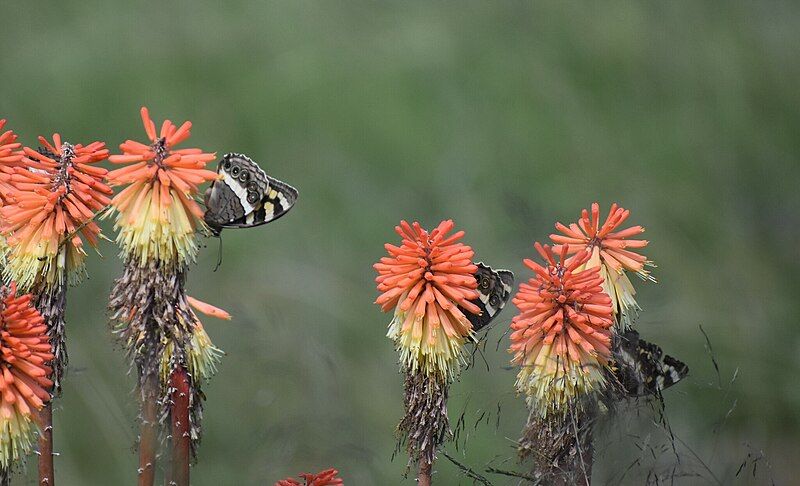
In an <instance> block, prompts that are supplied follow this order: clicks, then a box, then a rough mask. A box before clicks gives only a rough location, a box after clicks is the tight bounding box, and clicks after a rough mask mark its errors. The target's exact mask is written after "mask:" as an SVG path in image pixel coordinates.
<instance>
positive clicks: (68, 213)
mask: <svg viewBox="0 0 800 486" xmlns="http://www.w3.org/2000/svg"><path fill="white" fill-rule="evenodd" d="M39 142H40V143H41V145H42V149H40V151H38V152H37V151H36V150H33V149H31V148H29V147H24V148H23V154H24V156H23V158H22V159H21V161H19V162H18V163H16V164H18V165H15V166H12V167H7V168H6V169H7V170H8V172H5V174H8V175H9V177H8V179H7V180H8V182H9V187H8V188H7V192H6V195H5V202H6V203H5V205H4V206H3V207H2V208H0V216H1V217H2V218H0V219H2V221H1V222H0V232H1V233H2V234H3V235H4V236H6V237H7V241H8V245H9V247H13V248H14V251H13V252H11V253H10V255H9V258H8V263H7V265H6V268H5V272H6V276H7V277H8V278H9V279H11V280H15V281H16V282H17V283H18V284H19V286H20V287H21V288H23V289H28V288H30V287H31V285H33V284H34V282H35V281H37V279H39V278H41V279H43V280H44V281H45V282H46V283H47V284H51V285H52V284H55V283H61V282H63V280H64V277H65V276H67V277H68V279H69V281H70V282H73V283H74V282H75V281H77V280H78V279H80V277H81V276H82V275H83V272H84V260H85V257H86V251H85V250H84V248H83V239H82V237H83V238H85V239H86V241H87V242H88V243H89V245H90V246H92V247H96V246H97V242H98V238H99V237H100V227H99V226H97V224H96V223H95V222H94V221H93V219H94V217H95V213H96V212H97V211H100V210H102V209H103V208H105V207H106V205H108V203H109V202H110V201H111V200H110V199H109V198H108V196H109V195H110V194H111V193H112V191H111V188H110V187H108V186H107V185H105V184H104V183H103V181H104V180H105V176H106V173H107V171H106V169H104V168H102V167H97V166H96V165H95V164H97V163H98V162H101V161H102V160H105V159H106V157H108V150H106V148H105V144H103V143H102V142H93V143H90V144H89V145H86V146H84V145H80V144H78V145H72V144H70V143H66V142H63V143H62V141H61V136H60V135H59V134H57V133H56V134H53V143H52V144H51V143H50V142H48V141H47V140H46V139H45V138H44V137H39Z"/></svg>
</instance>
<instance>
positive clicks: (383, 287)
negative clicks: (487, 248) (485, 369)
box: [373, 220, 480, 379]
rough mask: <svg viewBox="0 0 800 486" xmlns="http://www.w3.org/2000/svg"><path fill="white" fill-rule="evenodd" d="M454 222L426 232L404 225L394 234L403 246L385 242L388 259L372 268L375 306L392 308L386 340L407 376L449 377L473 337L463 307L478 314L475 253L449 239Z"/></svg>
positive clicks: (456, 237)
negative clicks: (389, 342)
mask: <svg viewBox="0 0 800 486" xmlns="http://www.w3.org/2000/svg"><path fill="white" fill-rule="evenodd" d="M453 227H454V224H453V222H452V221H449V220H448V221H442V222H441V223H440V224H439V226H438V227H436V228H435V229H434V230H433V231H430V232H428V231H427V230H425V229H423V228H422V227H421V226H420V224H419V223H416V222H415V223H413V224H409V223H407V222H405V221H402V222H401V223H400V225H399V226H397V227H396V228H395V231H396V232H397V234H398V235H400V237H401V238H402V245H401V246H399V247H398V246H394V245H391V244H386V245H385V248H386V250H387V252H388V253H389V256H388V257H384V258H381V260H380V261H379V262H378V263H376V264H375V265H374V266H373V267H374V268H375V270H377V272H378V277H377V278H376V279H375V281H376V283H377V284H378V291H380V292H381V295H380V296H379V297H378V298H377V299H376V301H375V303H376V304H378V305H380V306H381V309H382V310H383V311H384V312H389V311H391V310H394V317H393V318H392V321H391V322H390V324H389V330H388V333H387V336H388V337H389V338H391V339H392V340H394V342H395V345H396V346H397V349H398V351H399V352H400V362H401V364H402V365H403V367H404V368H405V369H407V370H408V371H411V372H417V371H420V370H421V371H423V372H424V373H426V374H429V375H434V376H438V377H441V378H444V379H452V378H454V377H455V375H456V374H457V373H458V371H459V370H460V367H461V364H462V361H463V357H462V355H463V346H464V343H465V341H466V340H467V339H468V338H470V337H472V335H473V331H472V324H471V323H470V322H469V319H467V317H466V316H465V315H464V312H463V311H462V310H461V309H464V310H466V311H468V312H474V313H478V312H480V309H479V308H477V306H475V305H474V304H473V303H472V302H470V301H471V300H473V299H475V298H477V296H478V293H477V290H476V288H477V282H476V280H475V277H474V276H473V274H474V273H475V271H476V270H477V266H475V265H474V264H473V263H472V257H473V255H474V252H473V251H472V248H470V247H469V246H467V245H465V244H463V243H461V242H459V241H458V240H460V239H461V238H462V237H463V236H464V233H463V232H462V231H458V232H456V233H453V234H452V235H449V236H448V234H449V233H450V231H452V229H453Z"/></svg>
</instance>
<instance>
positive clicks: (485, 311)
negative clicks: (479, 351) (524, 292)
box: [461, 262, 514, 332]
mask: <svg viewBox="0 0 800 486" xmlns="http://www.w3.org/2000/svg"><path fill="white" fill-rule="evenodd" d="M476 265H477V266H478V270H477V271H476V272H475V273H474V276H475V280H477V282H478V289H477V290H478V294H479V295H478V298H477V299H475V300H472V301H471V302H472V303H473V304H475V305H476V306H478V307H479V308H480V309H481V312H480V314H473V313H472V312H469V311H467V310H465V309H463V308H461V311H462V312H463V313H464V315H465V316H467V319H469V322H471V323H472V330H473V331H474V332H478V331H480V330H481V329H483V328H485V327H486V326H487V325H489V323H490V322H491V321H492V319H494V318H495V317H497V314H499V313H500V311H501V310H503V307H505V305H506V302H508V299H510V298H511V291H512V290H513V287H514V274H513V273H511V272H510V271H508V270H493V269H492V267H490V266H488V265H485V264H483V263H481V262H478V263H477V264H476Z"/></svg>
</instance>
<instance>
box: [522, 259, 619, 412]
mask: <svg viewBox="0 0 800 486" xmlns="http://www.w3.org/2000/svg"><path fill="white" fill-rule="evenodd" d="M535 248H536V250H537V252H538V253H539V254H540V255H541V256H542V258H544V259H545V262H546V263H545V266H542V265H539V264H538V263H536V262H534V261H532V260H529V259H525V260H524V262H523V263H524V264H525V266H526V267H528V268H530V269H531V270H533V272H534V273H535V274H536V276H535V277H533V278H531V279H530V280H528V282H527V283H524V284H522V285H521V286H520V289H519V291H518V292H517V295H516V296H514V299H513V302H514V305H516V306H517V308H518V309H519V311H520V313H519V314H518V315H516V316H515V317H514V318H513V320H512V321H511V330H512V333H511V348H510V349H509V352H511V353H513V354H514V357H513V359H512V360H511V362H512V364H515V365H517V366H519V367H520V370H519V374H518V375H517V383H516V386H517V391H518V392H520V393H524V394H525V395H526V396H527V397H528V404H529V406H530V407H531V409H536V410H539V411H540V413H541V414H542V415H546V414H549V413H553V412H558V411H563V410H564V406H565V405H566V404H567V403H568V402H569V401H570V400H571V399H573V398H575V397H577V396H579V395H580V394H585V393H589V392H591V391H592V390H595V389H597V388H598V386H599V385H601V384H602V383H603V380H604V378H603V367H605V366H607V365H608V360H609V359H610V357H611V327H612V326H613V323H614V321H613V314H612V304H611V299H610V298H609V297H608V295H606V294H605V292H603V287H602V283H603V279H602V277H601V276H600V273H599V269H598V268H597V267H594V268H588V269H585V270H582V269H581V268H582V267H583V266H584V265H585V264H586V262H587V261H588V259H589V253H588V252H586V251H585V250H584V251H581V252H580V253H578V254H576V255H575V256H573V257H571V258H567V248H566V247H562V249H561V254H560V255H559V259H558V260H556V258H555V256H554V254H553V251H552V249H551V248H550V247H549V246H546V245H545V246H542V245H540V244H539V243H536V244H535Z"/></svg>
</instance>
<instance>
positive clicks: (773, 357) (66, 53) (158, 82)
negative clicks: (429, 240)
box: [0, 0, 800, 486]
mask: <svg viewBox="0 0 800 486" xmlns="http://www.w3.org/2000/svg"><path fill="white" fill-rule="evenodd" d="M18 3H19V5H18V6H12V5H8V4H7V5H4V8H3V20H2V24H3V26H2V29H0V49H1V50H0V52H2V59H1V60H0V83H1V84H0V85H1V86H2V90H3V92H2V96H0V117H5V118H8V119H9V126H10V127H12V128H14V129H15V130H16V131H17V132H18V133H20V134H21V135H22V137H23V139H24V140H25V141H27V143H29V144H34V143H35V136H36V135H38V134H40V133H41V134H50V133H52V132H53V131H59V132H60V133H62V134H63V135H64V136H65V138H66V139H68V140H70V141H74V142H87V141H91V140H95V139H100V140H104V141H106V142H107V143H108V144H109V145H110V146H111V147H113V148H115V147H116V146H117V145H118V144H119V143H120V142H121V141H123V140H124V139H126V138H134V139H143V138H144V132H143V130H142V128H141V123H140V121H139V115H138V110H139V107H140V106H142V105H147V106H149V107H150V110H151V113H152V115H153V117H154V118H155V119H156V120H157V122H160V120H162V119H163V118H165V117H168V118H170V119H172V120H174V121H177V122H180V121H183V120H185V119H189V120H192V121H193V123H194V129H193V136H192V138H191V140H190V142H191V146H199V147H202V148H204V149H207V150H209V151H217V152H218V153H224V152H226V151H239V152H244V153H247V154H250V155H252V156H253V157H254V158H256V159H257V160H259V161H260V162H261V163H262V166H263V167H264V169H265V170H267V172H269V173H270V174H272V175H274V176H275V177H278V178H280V179H283V180H285V181H287V182H289V183H291V184H293V185H295V186H297V187H298V188H299V189H300V193H301V196H300V200H299V203H298V204H297V206H296V208H295V209H294V210H293V211H292V213H291V215H290V216H288V217H287V218H286V219H282V220H281V221H279V222H277V223H275V224H272V225H268V226H266V227H261V228H258V229H252V230H242V231H237V230H231V231H226V232H225V234H224V245H223V252H224V263H223V265H222V267H221V268H220V269H219V270H218V271H217V272H214V271H213V269H214V266H215V263H216V259H217V241H216V240H207V241H206V245H207V246H206V248H205V249H204V250H203V251H202V253H201V255H200V258H199V261H198V263H197V265H196V266H195V267H193V268H192V271H191V273H190V278H189V289H190V294H191V295H193V296H195V297H197V298H199V299H201V300H205V301H209V302H211V303H214V304H216V305H219V306H221V307H223V308H225V309H227V310H229V311H230V312H231V313H232V314H233V315H234V319H233V321H232V322H215V321H213V320H211V319H205V325H206V328H207V329H208V332H209V334H210V335H211V336H212V338H213V339H214V341H215V343H216V344H217V345H218V346H219V347H221V348H223V349H224V350H225V351H226V352H227V356H226V357H225V358H224V359H223V361H222V364H221V366H220V369H219V373H218V374H217V376H216V377H215V378H214V379H213V380H212V381H211V382H210V383H208V384H207V386H206V387H205V391H206V393H207V395H208V401H207V403H206V409H205V410H206V413H205V420H204V429H205V433H204V438H203V443H202V445H201V448H200V454H199V463H198V465H197V466H196V467H194V469H193V479H194V481H193V484H196V485H200V486H202V485H215V484H222V485H229V484H230V485H239V484H242V485H250V484H253V485H256V484H258V485H261V484H272V482H274V481H275V480H277V479H279V478H281V477H285V476H290V475H295V474H296V473H298V472H302V471H308V470H314V471H316V470H320V469H323V468H325V467H329V466H335V467H338V468H339V469H340V470H341V471H342V476H343V477H344V478H345V479H346V482H347V484H350V485H378V484H380V485H384V484H414V481H413V479H411V478H408V479H403V477H402V474H403V472H404V467H405V460H404V457H403V456H402V454H401V455H400V456H398V457H396V458H394V460H392V453H393V450H394V445H395V439H394V437H393V430H394V427H395V425H396V423H397V421H398V419H399V418H400V416H401V413H402V410H401V409H402V404H401V397H402V390H401V387H402V379H401V376H400V375H399V374H398V372H397V364H396V353H395V351H394V350H393V348H392V344H391V342H390V341H389V340H388V339H387V338H386V337H385V329H386V324H387V323H388V320H389V316H387V315H384V314H382V313H381V312H380V311H379V309H378V307H377V306H375V305H373V304H372V302H373V300H374V298H375V297H376V295H377V292H376V290H375V288H374V284H373V278H374V273H373V270H372V268H371V265H372V263H374V262H375V261H376V260H377V259H378V258H380V257H381V256H382V255H383V248H382V245H383V243H385V242H387V241H392V242H394V241H396V240H397V236H396V235H395V234H394V233H393V226H394V225H395V224H396V223H397V222H398V221H399V220H400V219H403V218H406V219H416V220H419V221H420V222H421V223H423V225H426V226H433V225H435V224H436V223H438V222H439V221H440V220H441V219H445V218H453V219H454V220H455V221H456V224H457V226H458V227H459V228H460V229H463V230H465V231H466V233H467V238H466V241H467V243H468V244H471V245H472V246H473V248H474V249H475V250H476V253H477V258H479V259H482V260H484V261H486V262H488V263H490V264H492V265H495V266H504V267H508V268H510V269H512V270H513V271H514V272H516V273H517V275H518V277H519V279H527V278H528V277H529V276H530V273H529V272H528V271H527V270H525V269H524V267H523V266H522V263H521V261H522V258H524V257H530V256H532V255H533V248H532V244H533V242H534V241H536V240H543V239H545V238H546V237H547V235H548V234H549V233H550V232H551V231H552V228H553V226H552V225H553V223H554V222H555V221H556V220H560V221H564V222H566V221H570V220H574V219H576V218H577V216H578V214H579V211H580V209H581V208H583V207H587V206H588V205H589V204H590V203H591V202H592V201H595V200H597V201H599V202H600V203H601V205H602V206H603V210H604V211H605V210H606V209H607V207H608V205H609V204H610V203H611V202H614V201H617V202H619V203H621V204H622V205H623V206H625V207H627V208H629V209H631V211H632V216H631V218H630V222H631V223H632V224H642V225H644V226H646V227H647V233H646V237H647V238H648V239H650V240H651V245H650V246H649V247H648V248H647V250H646V254H647V256H648V257H650V258H651V259H652V260H654V261H655V262H657V264H658V265H659V267H658V268H657V269H656V270H655V275H656V276H657V278H658V279H659V281H660V282H659V284H657V285H654V284H649V283H647V284H645V283H642V282H639V281H637V282H636V284H637V286H638V289H639V293H640V303H641V304H642V306H643V307H644V308H645V311H644V313H643V314H642V316H641V318H640V320H639V330H640V331H641V333H642V334H643V335H644V336H645V337H647V338H649V339H650V340H653V341H655V342H657V343H659V344H661V345H662V346H663V347H664V348H665V349H666V350H667V352H671V353H672V354H674V355H676V356H678V357H680V358H682V359H683V360H685V361H686V362H687V363H688V364H689V366H690V368H691V376H690V377H689V378H688V379H687V380H686V382H684V383H681V384H680V385H679V386H676V387H675V388H674V389H671V390H669V391H668V392H667V393H666V405H667V408H666V410H667V412H666V414H667V417H668V419H669V421H670V423H671V426H672V431H673V432H674V434H675V435H676V437H678V440H676V441H675V442H676V451H677V453H678V455H679V456H680V457H681V463H680V465H679V466H678V468H677V471H678V473H680V476H679V477H678V478H677V479H676V482H677V483H679V484H762V483H765V482H769V480H770V478H772V479H774V480H775V481H776V482H777V483H778V484H781V483H783V484H788V483H791V482H792V481H796V479H797V477H796V475H794V474H793V472H794V471H796V469H797V462H796V461H797V460H798V458H800V443H799V442H800V441H798V435H799V434H800V412H798V409H800V386H799V385H800V380H798V377H797V376H798V371H799V370H800V332H799V331H798V317H799V316H800V304H799V303H798V298H797V296H798V293H799V292H800V280H799V279H798V277H797V272H798V270H800V268H798V267H799V265H798V250H797V248H798V246H797V242H798V238H800V221H798V209H800V195H799V194H800V191H798V183H800V163H799V162H798V156H800V109H799V108H798V107H800V88H799V86H800V58H799V57H798V52H799V51H798V46H799V45H800V34H798V33H799V32H800V4H798V3H796V2H761V3H759V2H746V1H741V2H715V1H696V0H695V1H678V2H636V3H634V2H603V3H598V4H593V3H586V4H584V3H573V2H567V3H562V2H552V3H550V2H546V3H536V4H535V5H533V4H532V3H528V2H504V3H488V2H474V3H473V2H470V3H455V2H452V3H451V2H446V3H445V2H443V3H423V2H366V1H354V2H346V3H338V2H308V1H286V2H274V3H273V2H270V3H266V2H240V1H227V2H215V1H209V0H203V1H192V2H189V1H180V2H169V3H167V2H125V1H113V2H112V1H107V0H103V1H100V0H89V1H83V2H70V3H67V2H55V1H52V2H38V1H32V2H25V3H24V7H22V2H18ZM103 226H104V228H105V231H106V233H107V234H109V235H110V236H112V237H113V230H112V228H111V225H110V224H109V223H108V222H106V223H104V225H103ZM100 250H101V252H102V253H103V255H104V258H102V259H101V258H98V257H96V256H92V257H91V258H90V261H89V273H90V278H89V280H87V281H86V282H84V283H83V284H82V285H80V286H79V287H77V288H74V289H72V290H71V291H70V294H69V309H68V338H69V351H70V358H71V363H70V371H69V375H68V379H67V381H66V386H65V389H64V397H63V399H62V400H60V401H59V402H57V410H56V418H55V422H56V449H57V450H58V451H60V452H61V455H60V457H58V459H57V468H58V482H59V484H61V485H117V484H134V482H135V476H136V456H135V453H134V441H135V436H136V427H135V418H136V414H137V406H136V403H135V400H134V393H133V387H134V378H133V376H131V375H130V373H129V368H128V361H127V360H126V358H125V356H124V355H123V352H121V350H120V349H119V347H118V346H115V344H114V341H113V338H112V336H111V334H110V332H109V330H108V327H107V325H106V320H105V313H104V312H105V311H104V308H105V304H106V300H107V294H108V292H109V290H110V287H111V283H112V280H113V279H114V278H115V276H117V275H119V274H120V272H121V264H120V262H119V260H118V259H117V256H116V253H117V250H116V248H115V246H114V245H113V244H111V243H103V245H102V246H101V248H100ZM513 312H514V309H513V308H509V309H507V310H506V311H505V312H504V313H503V314H501V316H500V318H499V319H498V323H497V325H496V327H495V328H494V329H493V330H492V331H491V332H490V333H489V336H488V345H487V346H486V349H485V352H484V354H485V359H486V361H487V364H488V370H487V366H486V365H484V364H483V360H482V359H480V358H479V359H478V365H477V366H475V367H474V368H473V369H470V370H468V371H467V372H466V373H464V374H463V377H462V379H461V380H460V382H458V383H456V384H454V385H453V388H452V398H451V403H450V409H451V415H452V418H453V421H455V419H457V418H458V416H459V415H460V414H461V412H462V411H464V413H465V422H466V431H465V432H464V433H463V434H462V440H461V441H460V442H462V443H463V442H464V439H465V438H466V447H465V448H463V449H462V448H461V447H459V450H458V451H456V450H455V448H454V447H453V446H452V445H451V446H448V451H449V452H450V453H451V454H453V455H454V457H458V458H459V460H460V461H462V462H464V463H465V464H468V465H469V466H470V467H473V468H475V469H476V470H478V471H482V470H483V469H485V466H486V464H487V463H491V464H492V465H494V466H496V467H500V468H505V469H515V468H516V466H515V465H514V463H513V461H510V460H508V459H509V458H512V457H513V455H514V450H513V440H514V439H515V438H516V437H518V433H519V430H520V427H521V426H522V423H523V421H524V418H525V409H524V406H523V402H522V400H521V399H518V398H516V397H515V396H514V393H513V389H512V387H513V383H514V377H515V373H514V370H511V369H508V368H507V363H508V355H507V353H506V352H505V349H506V348H507V345H508V343H507V340H506V338H504V337H502V335H503V332H504V330H505V328H507V326H508V322H509V320H510V319H511V317H512V315H513ZM700 325H702V326H703V328H704V329H705V330H706V332H707V333H708V335H709V338H710V340H711V343H712V346H713V350H714V356H715V357H716V360H717V361H718V363H719V366H720V375H719V377H718V376H717V374H716V372H715V370H714V366H713V364H712V360H711V357H710V354H709V352H708V351H707V349H706V342H705V339H704V337H703V335H702V333H701V332H700V329H699V326H700ZM498 343H499V344H498ZM734 375H736V376H735V379H733V377H734ZM732 379H733V381H732ZM731 381H732V383H731ZM498 406H499V407H500V410H501V413H500V414H499V415H500V418H499V421H498V419H497V409H498ZM484 411H486V412H487V413H488V414H489V415H488V418H487V417H484V420H483V422H481V424H480V425H478V426H477V427H475V422H476V421H478V419H479V418H480V416H481V413H482V412H484ZM648 414H649V415H648ZM636 416H637V412H636V411H630V412H626V413H625V414H622V415H620V416H619V417H617V418H616V419H615V421H614V422H612V424H611V426H610V427H607V430H605V432H604V433H603V434H601V436H600V437H599V438H598V449H599V457H598V459H597V466H596V471H595V479H596V480H597V483H598V484H615V483H617V482H620V481H622V482H623V483H625V484H642V483H644V482H645V481H646V480H647V474H648V473H649V472H650V471H651V470H652V468H653V467H655V469H656V471H657V472H661V473H663V472H664V471H665V470H667V469H670V468H671V467H672V466H673V465H675V464H676V463H677V460H676V459H675V454H674V453H673V452H672V450H671V447H667V448H666V449H663V450H661V452H662V454H661V455H660V457H658V460H657V461H655V460H654V459H653V457H652V456H651V454H650V453H649V452H647V453H645V452H642V451H641V450H640V447H637V446H636V444H635V443H637V442H639V443H643V442H646V443H649V444H655V443H658V442H659V441H660V442H661V443H664V440H668V439H666V433H665V431H664V430H663V428H660V427H657V426H655V425H653V424H651V423H648V421H649V419H648V418H647V417H651V416H652V414H650V413H649V412H647V408H646V407H645V409H644V410H641V409H640V410H639V411H638V417H639V418H640V420H638V421H637V420H633V419H631V417H636ZM641 417H645V418H644V420H641ZM487 422H488V423H487ZM466 434H468V437H466ZM634 435H635V436H636V437H633V436H634ZM637 437H638V438H637ZM680 441H682V443H681V442H680ZM462 445H463V444H462ZM645 450H646V448H645ZM636 459H639V464H634V465H633V467H632V468H631V470H630V471H628V472H627V474H626V476H625V478H624V479H621V474H622V472H623V471H624V470H625V469H626V468H627V467H628V465H629V464H631V463H634V461H635V460H636ZM701 460H702V462H703V463H705V464H706V465H707V467H708V468H709V469H710V470H711V472H709V471H708V470H706V467H705V466H703V465H702V464H701ZM504 461H506V462H504ZM743 462H745V463H746V466H745V469H744V470H743V472H741V473H740V474H739V477H738V478H737V477H736V476H735V473H736V472H737V469H738V468H739V467H740V465H741V464H742V463H743ZM753 463H755V466H754V465H753ZM753 467H755V468H756V471H755V476H754V475H753V471H752V470H751V469H752V468H753ZM34 469H35V467H34V466H33V465H32V463H31V464H30V465H29V466H28V471H27V472H26V473H25V478H26V482H25V484H34V483H35V479H34V472H35V471H34ZM436 469H437V475H436V478H435V481H434V482H435V483H436V484H464V485H468V484H472V481H471V480H469V479H466V478H464V477H463V476H462V475H460V473H459V471H458V470H457V469H456V468H455V467H454V466H453V465H452V464H451V463H449V462H448V461H447V460H445V459H444V458H442V459H441V460H440V461H439V462H438V463H437V467H436ZM687 474H688V475H687ZM692 474H696V475H692ZM488 476H489V477H490V479H491V480H492V482H493V483H494V484H516V480H514V479H509V478H504V477H503V476H498V475H488ZM712 476H715V477H716V480H715V479H714V478H713V477H712ZM17 481H20V482H21V481H22V480H21V479H19V478H17Z"/></svg>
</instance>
